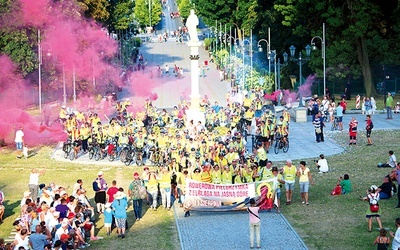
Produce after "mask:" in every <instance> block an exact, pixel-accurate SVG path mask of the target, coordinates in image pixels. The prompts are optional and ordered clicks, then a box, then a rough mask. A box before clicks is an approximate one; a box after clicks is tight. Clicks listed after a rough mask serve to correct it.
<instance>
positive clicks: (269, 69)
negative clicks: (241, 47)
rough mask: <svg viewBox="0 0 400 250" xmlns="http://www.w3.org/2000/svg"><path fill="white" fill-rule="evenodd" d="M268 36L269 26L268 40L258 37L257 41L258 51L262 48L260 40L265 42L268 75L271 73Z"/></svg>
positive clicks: (261, 50)
mask: <svg viewBox="0 0 400 250" xmlns="http://www.w3.org/2000/svg"><path fill="white" fill-rule="evenodd" d="M270 41H271V40H270V38H269V28H268V40H266V39H260V40H259V41H258V42H257V47H258V52H263V48H262V47H261V42H265V43H266V44H267V56H268V76H270V75H271V62H270V53H271V42H270Z"/></svg>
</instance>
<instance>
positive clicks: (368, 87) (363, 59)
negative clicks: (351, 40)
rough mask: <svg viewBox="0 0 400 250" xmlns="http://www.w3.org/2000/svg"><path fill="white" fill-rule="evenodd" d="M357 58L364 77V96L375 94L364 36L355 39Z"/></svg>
mask: <svg viewBox="0 0 400 250" xmlns="http://www.w3.org/2000/svg"><path fill="white" fill-rule="evenodd" d="M356 46H357V58H358V62H359V63H360V66H361V71H362V73H363V77H364V88H365V91H366V96H368V97H370V96H373V95H376V89H375V86H374V83H373V80H372V72H371V65H370V63H369V56H368V49H367V45H366V43H365V38H364V37H359V38H357V39H356Z"/></svg>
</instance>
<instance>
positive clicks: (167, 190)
mask: <svg viewBox="0 0 400 250" xmlns="http://www.w3.org/2000/svg"><path fill="white" fill-rule="evenodd" d="M158 178H159V179H158V180H159V182H158V183H159V184H160V192H161V201H162V205H163V207H164V209H168V210H170V208H171V172H170V171H169V170H168V167H167V166H164V167H163V168H162V170H161V174H160V175H159V177H158Z"/></svg>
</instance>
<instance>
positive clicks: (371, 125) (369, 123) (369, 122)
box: [365, 115, 374, 146]
mask: <svg viewBox="0 0 400 250" xmlns="http://www.w3.org/2000/svg"><path fill="white" fill-rule="evenodd" d="M373 128H374V123H373V122H372V120H371V115H367V120H366V126H365V130H366V131H367V146H371V145H372V140H371V132H372V129H373Z"/></svg>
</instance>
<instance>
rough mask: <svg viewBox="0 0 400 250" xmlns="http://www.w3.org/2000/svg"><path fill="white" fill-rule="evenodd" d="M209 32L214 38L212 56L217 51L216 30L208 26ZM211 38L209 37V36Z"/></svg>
mask: <svg viewBox="0 0 400 250" xmlns="http://www.w3.org/2000/svg"><path fill="white" fill-rule="evenodd" d="M210 32H211V33H213V34H214V37H215V39H214V46H213V51H212V52H213V54H215V52H216V51H217V50H216V47H217V35H216V34H217V28H216V27H215V26H210ZM210 37H211V36H210Z"/></svg>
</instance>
